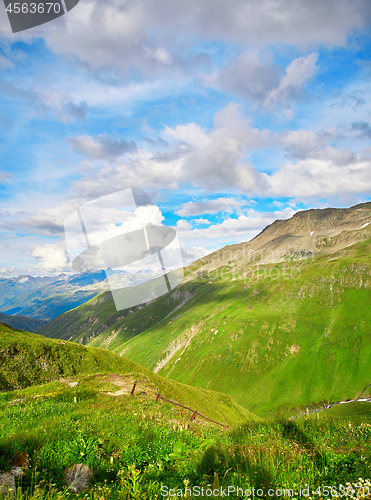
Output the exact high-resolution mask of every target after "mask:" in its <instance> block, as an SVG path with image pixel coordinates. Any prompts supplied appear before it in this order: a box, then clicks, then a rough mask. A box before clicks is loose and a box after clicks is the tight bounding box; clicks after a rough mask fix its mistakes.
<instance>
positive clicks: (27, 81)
mask: <svg viewBox="0 0 371 500" xmlns="http://www.w3.org/2000/svg"><path fill="white" fill-rule="evenodd" d="M370 22H371V3H370V1H369V0H352V1H349V0H326V1H323V0H228V1H226V0H197V1H196V0H175V1H174V0H156V1H154V0H105V1H104V2H103V1H101V0H100V1H98V0H80V2H79V4H78V5H77V6H76V7H75V8H74V9H73V10H72V11H70V12H69V13H68V14H67V15H64V16H62V17H60V18H59V19H57V20H55V21H52V22H50V23H47V24H45V25H43V26H41V27H39V28H35V29H31V30H28V31H24V32H21V33H19V34H13V33H12V32H11V31H10V26H9V21H8V19H7V17H6V13H5V8H4V5H3V2H0V131H1V133H0V234H1V242H0V245H1V246H0V276H9V275H18V274H32V275H44V274H55V273H60V272H62V271H68V270H71V267H70V263H69V260H68V255H67V252H66V244H65V238H64V221H65V219H66V217H67V216H68V215H69V214H70V213H71V212H73V211H74V210H75V209H76V208H77V207H79V206H81V205H84V204H86V203H88V202H91V201H93V200H95V199H97V198H99V197H101V196H103V195H108V194H111V193H114V192H116V191H118V190H122V189H127V188H132V189H133V192H134V197H135V201H136V204H137V205H138V207H139V208H138V210H141V211H142V213H145V214H146V217H147V219H148V221H149V223H153V224H164V225H167V226H172V227H174V228H176V229H177V232H178V235H179V237H180V239H181V241H182V242H183V244H184V248H183V250H184V255H185V257H186V259H187V261H188V262H189V261H192V260H194V259H195V258H198V257H201V256H203V255H205V254H206V253H208V252H210V251H211V250H215V249H218V248H221V247H222V246H224V245H226V244H231V243H236V242H241V241H248V240H249V239H251V238H252V237H253V236H255V235H256V234H257V233H258V232H259V231H260V230H262V229H263V228H264V227H265V226H266V225H268V224H270V223H271V222H273V221H274V220H275V219H278V218H279V219H285V218H289V217H291V216H292V215H293V214H294V213H295V212H296V211H297V210H302V209H307V208H314V207H318V208H322V207H327V206H334V207H347V206H351V205H354V204H357V203H361V202H363V201H369V200H370V199H371V99H370V97H371V83H370V82H371V36H370V35H371V32H370ZM97 223H99V217H97ZM114 223H115V221H112V224H114Z"/></svg>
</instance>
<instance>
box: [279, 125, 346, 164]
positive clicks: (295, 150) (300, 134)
mask: <svg viewBox="0 0 371 500" xmlns="http://www.w3.org/2000/svg"><path fill="white" fill-rule="evenodd" d="M336 137H337V134H335V133H334V132H333V131H330V130H323V131H321V132H315V131H313V130H304V129H299V130H290V131H288V132H284V133H283V134H281V135H280V137H279V138H278V141H279V143H280V144H282V146H283V147H284V148H285V150H286V151H287V153H288V154H289V155H290V156H291V157H294V158H301V159H304V158H307V157H308V156H309V155H311V153H312V152H313V151H316V150H318V149H319V148H321V147H323V146H326V145H328V143H329V142H331V140H333V139H335V138H336Z"/></svg>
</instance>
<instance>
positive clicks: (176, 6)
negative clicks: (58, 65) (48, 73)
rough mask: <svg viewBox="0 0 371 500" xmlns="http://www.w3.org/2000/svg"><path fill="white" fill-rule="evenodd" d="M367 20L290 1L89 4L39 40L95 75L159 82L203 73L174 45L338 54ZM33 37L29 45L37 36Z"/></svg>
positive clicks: (341, 5) (365, 12) (333, 1)
mask: <svg viewBox="0 0 371 500" xmlns="http://www.w3.org/2000/svg"><path fill="white" fill-rule="evenodd" d="M369 19H370V4H369V2H368V0H353V1H352V2H349V1H348V0H328V1H326V2H323V1H322V0H312V1H311V2H307V1H306V0H297V1H292V2H290V3H289V5H288V4H287V1H286V0H278V1H275V2H271V1H270V0H250V1H249V2H241V1H239V0H231V1H229V2H225V0H215V1H214V2H209V1H208V0H178V1H177V2H174V1H173V0H159V1H156V2H154V1H152V2H151V1H150V2H148V1H145V0H138V1H136V2H125V3H124V2H117V1H115V0H106V1H105V2H100V1H98V0H91V1H90V2H80V3H79V5H78V6H77V7H75V8H74V9H73V10H72V11H71V12H69V13H68V15H66V16H62V17H61V18H59V19H58V20H56V21H54V24H55V26H56V28H57V29H56V30H55V32H54V30H53V32H48V29H47V27H39V28H38V29H37V32H38V33H40V32H43V30H45V33H44V37H45V39H46V41H47V43H48V45H49V46H50V47H51V48H52V50H54V51H55V52H57V53H59V54H63V55H68V56H75V57H77V58H78V59H80V60H81V61H82V62H83V63H87V64H88V65H90V67H91V68H93V69H97V68H105V69H107V68H110V67H112V66H116V67H117V68H118V69H119V70H120V71H121V72H125V73H127V72H128V71H129V69H130V68H136V69H137V70H138V71H140V72H142V73H143V74H146V75H155V74H159V72H160V71H163V69H164V68H168V67H169V66H172V67H173V68H174V69H175V70H176V71H177V72H179V70H182V71H183V72H185V71H186V70H187V69H188V70H189V60H190V59H192V62H191V65H193V66H195V65H197V62H198V59H197V57H192V56H189V57H188V58H186V57H185V56H184V52H183V50H184V43H179V44H178V45H177V44H176V42H177V41H178V40H179V39H181V40H182V41H183V42H184V40H185V39H186V38H188V40H189V39H192V40H200V39H202V40H206V41H209V40H210V41H213V40H222V41H224V42H232V43H238V44H241V45H244V46H247V45H250V44H252V43H253V44H254V45H255V46H270V45H272V44H276V43H283V44H288V45H299V46H308V45H310V44H325V45H327V46H329V47H333V46H337V45H344V44H345V43H346V40H347V37H348V35H349V34H350V33H352V32H354V31H355V30H360V29H362V28H363V27H364V26H365V24H366V23H367V22H369ZM32 31H33V30H30V33H28V34H23V37H24V38H26V37H27V36H28V37H30V36H32ZM49 31H50V30H49ZM154 32H155V33H156V42H155V41H154V37H153V33H154ZM18 36H19V35H18ZM170 47H172V48H173V49H175V51H176V55H175V56H174V55H173V53H171V55H170V53H169V52H170V51H169V48H170ZM182 49H183V50H182ZM187 63H188V64H187Z"/></svg>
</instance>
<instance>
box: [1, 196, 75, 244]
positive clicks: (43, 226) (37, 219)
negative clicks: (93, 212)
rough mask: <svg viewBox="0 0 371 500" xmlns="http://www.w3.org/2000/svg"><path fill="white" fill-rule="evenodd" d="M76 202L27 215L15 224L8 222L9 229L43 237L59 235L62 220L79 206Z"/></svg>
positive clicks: (62, 224) (61, 231)
mask: <svg viewBox="0 0 371 500" xmlns="http://www.w3.org/2000/svg"><path fill="white" fill-rule="evenodd" d="M79 204H80V203H79V202H78V201H77V200H75V201H71V202H69V203H65V204H63V205H59V206H57V207H53V208H44V209H42V210H39V211H38V212H36V213H33V214H29V215H28V216H27V217H26V218H22V219H21V220H19V221H17V222H15V221H14V222H9V223H8V225H7V227H8V228H9V229H21V228H22V229H24V230H26V231H29V232H34V231H37V232H38V233H39V234H43V235H52V236H56V235H61V234H63V231H64V220H65V218H66V217H67V215H68V214H69V213H71V212H72V210H74V209H75V208H76V207H78V206H79Z"/></svg>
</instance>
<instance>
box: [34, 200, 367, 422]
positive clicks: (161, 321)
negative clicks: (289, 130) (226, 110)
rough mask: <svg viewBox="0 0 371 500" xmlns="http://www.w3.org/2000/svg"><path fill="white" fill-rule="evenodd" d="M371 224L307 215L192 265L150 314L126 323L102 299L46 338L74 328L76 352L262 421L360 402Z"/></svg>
mask: <svg viewBox="0 0 371 500" xmlns="http://www.w3.org/2000/svg"><path fill="white" fill-rule="evenodd" d="M370 223H371V203H367V204H362V205H358V206H356V207H352V208H350V209H345V210H343V209H324V210H310V211H305V212H304V211H303V212H299V213H297V214H296V215H295V216H294V217H292V218H291V219H290V220H288V221H276V222H275V223H273V224H272V225H270V226H268V227H267V228H266V229H265V230H264V231H262V233H260V235H258V236H257V237H256V238H254V239H253V240H252V241H250V242H249V243H246V244H239V245H234V246H230V247H225V248H224V249H221V250H220V251H218V252H215V253H214V254H211V255H209V256H207V257H205V258H204V259H201V260H200V261H197V262H196V263H194V264H192V265H191V266H189V267H188V268H187V269H186V279H185V283H184V284H183V285H182V286H181V287H179V289H178V290H176V291H174V292H172V293H169V294H167V295H166V296H164V297H161V298H160V299H158V300H156V301H155V302H153V303H152V304H149V305H147V306H146V307H142V308H134V309H133V310H132V311H120V312H119V313H117V311H115V310H114V306H113V303H112V299H110V297H109V296H108V295H103V296H101V297H99V298H96V299H93V300H92V301H91V302H90V304H89V310H88V309H87V307H86V306H87V305H85V308H84V306H82V307H81V308H77V309H76V310H74V311H71V312H70V313H67V314H68V315H63V316H61V317H59V318H56V319H55V320H54V321H52V322H51V323H49V324H48V325H46V327H44V329H43V330H44V332H47V334H48V335H56V336H63V337H64V338H66V335H67V333H66V331H65V330H64V322H65V321H67V319H68V325H69V326H68V328H69V331H68V335H70V336H71V335H72V337H71V338H73V339H74V340H76V341H82V342H86V341H88V340H89V339H90V344H91V345H93V346H101V347H105V348H108V349H111V350H114V351H115V352H117V353H119V354H121V355H125V357H128V358H129V359H132V360H134V361H135V362H138V363H140V364H142V365H144V366H147V367H149V368H151V369H154V370H155V371H158V373H160V374H161V375H164V376H166V377H171V378H172V379H176V380H179V381H182V382H186V383H189V384H192V385H196V386H202V387H207V388H210V389H215V390H221V391H223V392H226V393H228V394H231V395H233V396H234V397H235V398H236V399H237V401H239V403H240V404H243V405H245V406H247V407H249V408H251V409H254V411H256V412H258V413H259V414H261V415H264V414H266V413H267V412H270V411H273V410H277V409H279V408H282V409H285V408H288V407H295V406H296V407H297V406H301V405H310V404H312V403H316V402H317V403H318V402H320V401H324V400H327V401H329V400H331V399H333V400H337V399H347V398H353V397H355V396H357V395H358V394H359V393H360V392H361V390H362V389H363V388H364V387H365V386H366V385H368V384H369V383H370V381H371V374H370V369H369V366H371V348H370V346H371V332H370V325H371V317H370V307H369V304H370V303H371V295H370V293H371V292H370V291H371V282H370V279H371V278H370V276H371V247H370V237H371V231H370V229H371V224H370ZM103 297H104V299H103ZM103 300H105V302H104V306H103V304H101V303H103ZM98 301H101V302H98ZM100 307H102V309H99V308H100ZM89 311H90V314H91V315H92V321H91V324H89V325H88V326H87V323H88V322H89V319H88V315H89ZM81 318H83V319H81ZM103 319H104V320H103ZM74 320H76V324H75V325H74ZM94 322H95V323H96V324H97V326H98V325H99V328H98V329H96V330H95V329H94ZM152 325H153V326H152ZM104 326H106V328H105V329H104V331H102V333H100V332H101V330H102V329H103V328H104ZM94 337H95V338H94ZM67 338H68V337H67ZM247 388H248V389H247Z"/></svg>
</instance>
